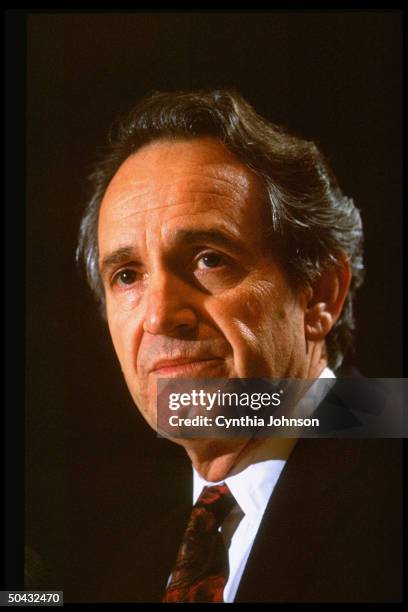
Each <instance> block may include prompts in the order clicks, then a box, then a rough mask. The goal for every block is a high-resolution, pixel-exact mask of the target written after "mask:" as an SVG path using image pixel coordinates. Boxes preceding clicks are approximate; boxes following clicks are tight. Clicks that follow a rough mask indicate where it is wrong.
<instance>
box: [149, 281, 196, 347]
mask: <svg viewBox="0 0 408 612" xmlns="http://www.w3.org/2000/svg"><path fill="white" fill-rule="evenodd" d="M145 298H146V310H145V315H144V322H143V330H144V331H145V332H148V333H150V334H154V335H166V336H180V335H186V334H187V335H188V334H191V333H192V332H194V331H195V330H196V329H197V326H198V317H197V314H196V311H195V308H194V306H193V305H192V303H191V288H189V287H187V285H186V283H185V282H183V281H182V280H181V279H179V278H177V276H176V275H174V274H171V273H170V272H167V271H164V270H157V271H156V272H155V273H152V274H151V275H150V277H149V280H148V287H147V290H146V294H145Z"/></svg>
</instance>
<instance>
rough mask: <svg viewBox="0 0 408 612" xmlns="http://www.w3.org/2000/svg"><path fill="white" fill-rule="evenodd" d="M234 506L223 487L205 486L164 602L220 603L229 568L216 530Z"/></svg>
mask: <svg viewBox="0 0 408 612" xmlns="http://www.w3.org/2000/svg"><path fill="white" fill-rule="evenodd" d="M235 504H236V501H235V499H234V497H233V496H232V494H231V492H230V490H229V489H228V487H227V485H226V484H223V485H215V486H213V487H204V489H203V491H202V493H201V495H200V497H199V498H198V500H197V502H196V503H195V505H194V507H193V510H192V512H191V516H190V519H189V521H188V524H187V528H186V531H185V533H184V536H183V541H182V543H181V546H180V548H179V551H178V555H177V559H176V563H175V566H174V569H173V572H172V576H171V580H170V583H169V584H168V586H167V589H166V592H165V595H164V598H163V602H164V603H176V602H190V603H191V602H210V603H222V601H223V591H224V587H225V584H226V582H227V579H228V573H229V566H228V554H227V551H226V549H225V545H224V542H223V538H222V535H221V533H220V532H219V530H218V528H219V527H220V525H221V524H222V523H223V522H224V520H225V518H226V517H227V515H228V514H229V513H230V512H231V510H232V508H233V506H235Z"/></svg>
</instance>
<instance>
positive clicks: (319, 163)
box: [77, 90, 364, 369]
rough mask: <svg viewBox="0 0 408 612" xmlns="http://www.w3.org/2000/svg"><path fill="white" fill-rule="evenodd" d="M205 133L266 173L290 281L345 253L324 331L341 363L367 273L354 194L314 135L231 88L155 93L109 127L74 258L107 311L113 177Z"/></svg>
mask: <svg viewBox="0 0 408 612" xmlns="http://www.w3.org/2000/svg"><path fill="white" fill-rule="evenodd" d="M203 136H212V137H214V138H216V139H217V140H219V141H220V142H222V143H223V144H224V145H225V146H226V147H227V148H228V149H229V150H230V151H231V152H232V153H233V154H235V155H236V157H237V158H238V159H239V160H240V161H241V162H243V163H244V164H245V165H246V166H247V167H249V168H250V169H251V170H252V171H253V172H255V173H256V174H257V175H258V176H259V177H260V178H261V180H262V181H263V184H264V187H265V191H266V194H267V199H268V201H269V205H270V211H271V228H270V230H271V234H273V237H274V239H273V244H274V252H275V251H276V255H277V256H278V257H279V258H280V260H281V262H282V264H283V265H284V266H285V269H286V271H287V274H288V277H289V280H290V281H291V282H292V283H293V284H295V285H296V286H298V285H299V284H305V283H313V282H314V281H316V279H317V278H318V277H319V275H320V274H322V272H324V271H325V270H327V269H328V268H330V267H332V266H334V265H336V263H337V262H338V261H339V258H340V257H344V256H346V257H347V258H348V260H349V262H350V266H351V271H352V280H351V285H350V290H349V293H348V295H347V298H346V301H345V304H344V307H343V311H342V313H341V316H340V317H339V319H338V320H337V322H336V324H335V325H334V327H333V328H332V330H331V331H330V333H329V334H328V336H327V338H326V347H327V354H328V363H329V366H330V367H332V368H333V369H337V368H339V367H340V365H341V364H342V361H343V358H344V355H345V354H346V352H347V350H348V349H349V348H350V347H351V345H352V338H353V330H354V316H353V298H354V295H355V291H356V289H357V288H358V287H359V286H360V285H361V284H362V281H363V274H364V266H363V256H362V253H363V229H362V222H361V217H360V212H359V210H358V209H357V208H356V206H355V205H354V202H353V200H352V199H350V198H348V197H346V196H344V195H343V193H342V192H341V190H340V188H339V186H338V184H337V182H336V179H335V177H334V175H333V173H332V172H331V170H330V167H329V164H328V162H327V160H326V159H325V158H324V157H323V155H322V153H321V152H320V151H319V150H318V148H317V147H316V145H315V144H314V143H313V142H309V141H306V140H303V139H301V138H299V137H297V136H294V135H291V134H289V133H288V132H287V131H286V130H284V129H283V128H282V127H280V126H278V125H275V124H273V123H271V122H269V121H267V120H266V119H264V118H262V117H260V116H259V115H258V114H257V113H256V112H255V111H254V109H253V108H252V107H251V106H250V105H249V104H248V103H247V102H246V101H245V100H244V99H243V98H242V97H241V96H240V95H239V94H238V93H236V92H234V91H229V90H221V91H220V90H217V91H210V92H201V91H199V92H170V93H154V94H152V95H151V96H149V97H147V98H145V99H144V100H142V101H141V102H140V103H139V104H138V105H137V106H136V107H135V108H134V109H133V110H132V111H131V112H130V113H129V114H128V115H127V116H126V117H125V118H123V119H121V120H118V122H117V123H116V124H115V125H114V127H113V129H112V130H111V133H110V138H109V145H108V147H107V150H106V153H105V154H104V156H103V158H102V160H101V161H100V162H99V163H98V164H97V166H96V168H95V171H94V172H93V173H92V175H91V176H90V179H91V181H92V184H93V192H92V196H91V198H90V200H89V202H88V205H87V207H86V210H85V212H84V216H83V218H82V221H81V226H80V232H79V242H78V248H77V261H78V262H80V261H82V262H83V263H84V265H85V270H86V275H87V279H88V282H89V285H90V287H91V289H92V291H93V293H94V294H95V296H96V298H97V300H98V301H99V304H100V308H101V312H102V314H103V316H105V317H106V308H105V294H104V288H103V284H102V281H101V277H100V272H99V266H98V256H99V254H98V239H97V230H98V216H99V209H100V205H101V202H102V199H103V196H104V193H105V191H106V189H107V187H108V185H109V182H110V181H111V179H112V178H113V176H114V175H115V173H116V172H117V170H118V169H119V167H120V166H121V164H122V163H123V162H124V161H125V160H126V159H127V158H128V157H129V156H130V155H132V154H133V153H135V152H136V151H137V150H138V149H140V148H141V147H143V146H144V145H146V144H148V143H150V142H153V141H156V140H163V139H170V140H185V139H194V138H198V137H203ZM271 243H272V241H271ZM275 245H277V246H275ZM271 246H272V245H271Z"/></svg>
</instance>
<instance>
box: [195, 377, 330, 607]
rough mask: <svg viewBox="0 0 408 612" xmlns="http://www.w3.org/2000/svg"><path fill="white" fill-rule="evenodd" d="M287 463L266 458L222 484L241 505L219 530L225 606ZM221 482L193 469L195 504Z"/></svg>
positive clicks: (310, 397)
mask: <svg viewBox="0 0 408 612" xmlns="http://www.w3.org/2000/svg"><path fill="white" fill-rule="evenodd" d="M319 378H335V375H334V373H333V372H332V371H331V370H330V369H329V368H325V369H324V370H323V372H322V373H321V375H320V377H319ZM321 389H322V386H319V390H318V391H317V392H316V387H314V386H313V385H312V387H311V388H310V389H309V391H308V392H307V405H308V406H312V405H313V406H314V408H316V407H317V404H318V403H319V402H320V400H321V399H322V398H321ZM307 412H309V410H307ZM285 463H286V460H284V459H267V458H265V460H263V461H260V462H256V463H252V464H251V465H249V466H248V467H247V468H245V469H244V470H242V471H241V472H239V473H238V474H235V475H233V476H229V477H227V478H225V479H224V480H223V481H221V482H225V483H226V484H227V486H228V488H229V489H230V491H231V493H232V495H233V496H234V497H235V499H236V501H237V503H238V507H237V508H236V510H234V511H233V512H232V513H231V515H230V516H229V517H227V519H226V521H225V522H224V524H223V525H222V527H221V528H220V531H221V532H222V534H223V536H224V540H225V543H226V546H227V547H228V560H229V577H228V581H227V583H226V585H225V588H224V602H225V603H232V602H233V601H234V598H235V595H236V593H237V590H238V586H239V583H240V581H241V578H242V574H243V572H244V569H245V565H246V562H247V560H248V556H249V553H250V552H251V548H252V545H253V543H254V540H255V536H256V534H257V532H258V529H259V526H260V524H261V520H262V516H263V514H264V512H265V510H266V507H267V505H268V502H269V498H270V497H271V495H272V493H273V490H274V488H275V485H276V483H277V482H278V479H279V476H280V475H281V472H282V470H283V468H284V466H285ZM221 482H219V483H215V482H208V481H206V480H205V479H204V478H202V477H201V476H200V474H198V472H197V471H196V470H195V469H194V468H193V504H195V502H196V501H197V499H198V497H199V496H200V493H201V491H202V490H203V488H204V487H205V486H209V487H211V486H214V485H215V484H221Z"/></svg>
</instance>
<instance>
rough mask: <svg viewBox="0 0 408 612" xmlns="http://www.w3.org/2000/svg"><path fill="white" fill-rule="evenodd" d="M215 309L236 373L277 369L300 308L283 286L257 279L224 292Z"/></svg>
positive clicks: (289, 343)
mask: <svg viewBox="0 0 408 612" xmlns="http://www.w3.org/2000/svg"><path fill="white" fill-rule="evenodd" d="M217 310H218V314H219V316H218V321H219V322H220V328H221V331H222V333H223V334H224V335H225V336H226V338H227V340H228V342H229V343H230V345H231V346H232V349H233V355H234V369H235V370H236V373H237V374H238V375H239V376H246V377H250V376H271V375H272V374H276V372H277V366H278V365H279V368H278V369H279V370H281V369H282V367H280V366H281V365H282V366H283V367H284V365H283V364H284V363H285V362H286V361H288V359H289V355H290V353H291V350H292V348H293V343H294V340H295V334H294V331H295V328H296V329H297V328H298V326H299V321H300V319H299V314H300V311H299V309H298V308H297V307H296V305H295V303H294V301H293V300H291V299H290V296H288V295H287V294H286V293H285V292H284V291H283V290H278V288H277V287H276V285H274V284H272V283H270V282H266V281H262V282H258V283H256V284H253V285H252V286H251V287H250V288H249V289H243V290H240V291H239V292H231V294H229V295H227V296H224V297H223V302H222V304H221V303H219V304H218V305H217ZM278 362H279V364H278Z"/></svg>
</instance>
